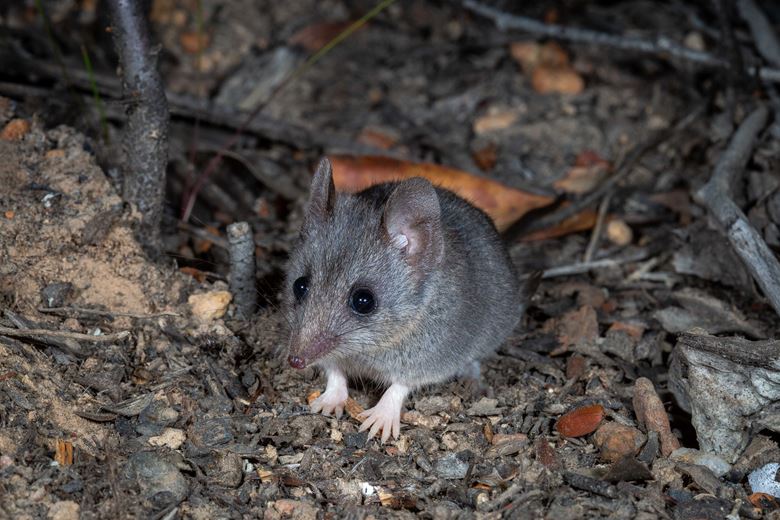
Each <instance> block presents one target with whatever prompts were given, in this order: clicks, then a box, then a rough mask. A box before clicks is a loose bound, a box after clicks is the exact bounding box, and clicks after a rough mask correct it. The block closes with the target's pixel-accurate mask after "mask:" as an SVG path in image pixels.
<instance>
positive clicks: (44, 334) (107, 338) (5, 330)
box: [0, 327, 130, 343]
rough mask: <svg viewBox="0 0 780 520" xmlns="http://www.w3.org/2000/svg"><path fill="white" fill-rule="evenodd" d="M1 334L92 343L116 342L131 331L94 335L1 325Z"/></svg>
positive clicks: (125, 337)
mask: <svg viewBox="0 0 780 520" xmlns="http://www.w3.org/2000/svg"><path fill="white" fill-rule="evenodd" d="M0 336H10V337H12V338H24V339H32V340H36V341H40V342H42V343H46V342H47V338H54V339H72V340H75V341H87V342H90V343H116V342H119V341H122V340H124V339H127V338H129V337H130V331H127V330H123V331H121V332H115V333H113V334H101V335H100V336H94V335H92V334H81V333H79V332H70V331H63V330H47V329H12V328H10V327H0Z"/></svg>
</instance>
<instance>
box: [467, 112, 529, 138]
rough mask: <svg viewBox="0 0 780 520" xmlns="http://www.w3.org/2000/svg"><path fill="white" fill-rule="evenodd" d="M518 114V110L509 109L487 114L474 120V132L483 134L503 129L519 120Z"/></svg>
mask: <svg viewBox="0 0 780 520" xmlns="http://www.w3.org/2000/svg"><path fill="white" fill-rule="evenodd" d="M518 116H519V114H518V113H517V112H508V111H503V112H496V113H488V114H485V115H484V116H480V117H478V118H477V119H476V120H475V121H474V133H475V134H477V135H481V134H485V133H488V132H495V131H496V130H503V129H505V128H508V127H510V126H512V123H514V122H515V121H517V118H518Z"/></svg>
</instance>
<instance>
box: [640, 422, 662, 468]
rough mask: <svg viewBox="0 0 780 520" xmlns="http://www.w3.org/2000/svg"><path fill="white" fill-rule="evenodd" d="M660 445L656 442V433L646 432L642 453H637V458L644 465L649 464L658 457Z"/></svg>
mask: <svg viewBox="0 0 780 520" xmlns="http://www.w3.org/2000/svg"><path fill="white" fill-rule="evenodd" d="M660 445H661V444H660V442H659V441H658V433H657V432H654V431H652V430H650V431H649V432H647V441H646V442H645V445H644V446H642V451H640V452H639V456H638V457H637V458H638V459H639V460H640V461H641V462H644V463H645V464H651V463H652V462H653V461H654V460H655V458H656V457H657V456H658V449H659V447H660Z"/></svg>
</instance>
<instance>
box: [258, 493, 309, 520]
mask: <svg viewBox="0 0 780 520" xmlns="http://www.w3.org/2000/svg"><path fill="white" fill-rule="evenodd" d="M270 505H273V508H274V509H275V510H276V511H277V512H278V513H279V514H281V515H282V518H294V519H295V520H316V518H317V508H316V507H314V506H312V505H311V504H307V503H306V502H302V501H300V500H290V499H287V498H283V499H281V500H277V501H276V502H271V503H270V504H269V506H270Z"/></svg>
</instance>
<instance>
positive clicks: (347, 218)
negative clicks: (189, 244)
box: [284, 165, 522, 388]
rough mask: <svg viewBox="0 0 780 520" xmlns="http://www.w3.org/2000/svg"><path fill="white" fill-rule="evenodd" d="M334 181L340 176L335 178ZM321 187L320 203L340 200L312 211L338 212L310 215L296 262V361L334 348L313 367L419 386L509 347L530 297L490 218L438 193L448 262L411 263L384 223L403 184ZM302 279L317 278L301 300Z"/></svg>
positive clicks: (290, 303)
mask: <svg viewBox="0 0 780 520" xmlns="http://www.w3.org/2000/svg"><path fill="white" fill-rule="evenodd" d="M321 168H322V165H321ZM325 173H326V174H327V176H328V177H330V172H329V170H328V171H327V172H325ZM321 175H323V173H322V172H320V171H318V174H317V176H318V177H321ZM328 181H330V179H328ZM319 182H320V186H319V190H318V191H319V193H320V195H319V197H322V196H326V197H333V198H335V200H329V201H327V202H328V204H326V205H323V200H321V199H320V200H317V199H316V197H317V196H316V195H314V194H313V198H315V200H312V201H311V202H310V208H314V209H315V213H316V212H317V211H319V210H320V209H321V208H323V207H328V211H327V212H326V213H325V214H323V213H319V214H317V215H312V214H311V211H310V212H309V213H307V217H306V225H305V226H304V229H303V231H302V233H301V238H300V242H299V243H298V244H297V246H296V247H295V249H294V251H293V253H292V255H291V258H290V262H289V266H288V271H287V283H286V286H285V289H284V295H285V296H284V304H285V308H286V312H287V313H288V318H289V320H288V321H289V323H290V325H291V327H292V331H291V339H290V354H291V355H300V354H301V352H304V351H305V349H306V348H307V345H311V344H313V342H316V341H323V340H326V341H327V342H329V344H330V345H332V350H330V351H329V352H327V353H326V354H325V355H323V356H322V357H321V358H318V359H314V360H311V362H310V363H311V364H314V365H318V366H321V367H327V366H337V367H339V368H341V370H343V371H344V372H345V373H347V374H349V375H352V376H358V377H368V378H370V379H373V380H377V381H379V382H382V383H385V384H390V383H400V384H403V385H405V386H408V387H410V388H419V387H421V386H423V385H427V384H430V383H437V382H441V381H445V380H447V379H450V378H452V377H454V376H456V375H458V374H460V373H463V372H464V371H467V370H468V369H469V367H470V366H471V365H472V364H474V362H475V361H477V362H478V361H479V360H481V359H482V358H484V357H486V356H489V355H490V354H492V353H493V352H495V350H496V349H497V348H498V347H499V346H500V345H501V343H503V342H504V341H505V340H506V338H507V337H508V336H509V334H510V333H511V332H512V330H513V329H514V327H515V326H516V324H517V322H518V320H519V319H520V316H521V313H522V305H521V301H520V300H521V294H520V288H519V287H518V282H517V276H516V273H515V270H514V267H513V266H512V263H511V261H510V259H509V255H508V254H507V252H506V249H505V247H504V244H503V242H502V240H501V238H500V237H499V235H498V233H497V231H496V229H495V227H494V226H493V223H492V221H491V220H490V219H489V218H488V217H487V215H485V214H484V213H483V212H482V211H480V210H479V209H477V208H475V207H473V206H472V205H470V204H469V203H467V202H466V201H464V200H463V199H461V198H459V197H458V196H456V195H454V194H453V193H451V192H449V191H447V190H444V189H439V188H436V189H435V193H436V196H438V202H439V207H440V209H441V221H440V223H439V224H438V225H437V226H436V230H437V232H439V233H440V238H441V242H443V246H444V251H443V255H438V257H437V258H438V260H436V263H435V264H430V263H427V264H423V265H410V263H409V262H408V258H405V257H404V255H403V252H402V251H401V250H399V249H398V248H396V247H394V246H392V245H391V244H390V242H389V237H388V235H387V231H386V229H385V224H384V223H383V215H384V211H385V207H386V203H387V200H388V198H389V197H390V195H391V194H392V193H393V191H394V190H395V189H397V188H398V186H400V185H401V183H387V184H382V185H378V186H374V187H372V188H369V189H367V190H365V191H363V192H360V193H358V194H356V195H347V194H341V193H339V194H336V195H335V196H334V195H328V193H332V192H328V190H327V189H325V188H323V186H322V184H321V182H322V178H320V179H319ZM330 182H332V181H330ZM403 182H404V183H409V182H416V183H418V184H419V183H420V182H421V181H420V180H418V179H415V180H413V181H403ZM424 182H425V183H427V181H424ZM323 193H325V194H326V195H322V194H323ZM301 276H308V278H309V290H308V293H307V294H306V296H305V297H304V298H303V300H302V301H301V302H296V301H295V298H294V296H293V292H292V284H293V282H294V281H295V280H296V279H297V278H299V277H301ZM356 286H361V287H368V288H370V289H371V290H372V291H373V292H374V294H375V295H376V299H377V302H378V306H377V310H376V312H375V313H374V314H372V315H370V316H367V317H363V316H359V315H357V314H355V313H354V312H353V311H352V310H351V308H350V306H349V303H348V300H349V295H350V292H351V290H352V289H353V288H354V287H356Z"/></svg>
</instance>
